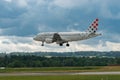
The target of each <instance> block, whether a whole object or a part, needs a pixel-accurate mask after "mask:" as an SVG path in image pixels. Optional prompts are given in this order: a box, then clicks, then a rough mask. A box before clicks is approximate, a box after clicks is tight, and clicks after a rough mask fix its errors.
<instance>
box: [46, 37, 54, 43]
mask: <svg viewBox="0 0 120 80" xmlns="http://www.w3.org/2000/svg"><path fill="white" fill-rule="evenodd" d="M45 42H46V43H53V40H52V39H50V38H46V39H45Z"/></svg>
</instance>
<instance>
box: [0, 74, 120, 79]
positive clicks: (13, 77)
mask: <svg viewBox="0 0 120 80" xmlns="http://www.w3.org/2000/svg"><path fill="white" fill-rule="evenodd" d="M0 80H120V75H70V76H69V75H64V76H7V77H3V76H0Z"/></svg>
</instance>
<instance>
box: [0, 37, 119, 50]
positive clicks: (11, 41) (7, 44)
mask: <svg viewBox="0 0 120 80" xmlns="http://www.w3.org/2000/svg"><path fill="white" fill-rule="evenodd" d="M17 51H18V52H34V51H44V52H74V51H120V43H115V42H110V41H106V42H102V41H99V43H98V44H96V45H94V46H93V45H89V44H83V43H79V42H72V43H70V47H66V46H65V45H64V46H63V47H61V46H59V45H57V44H55V43H53V44H45V46H44V47H42V46H41V43H40V42H36V41H33V39H32V37H16V36H4V37H2V36H1V37H0V52H17Z"/></svg>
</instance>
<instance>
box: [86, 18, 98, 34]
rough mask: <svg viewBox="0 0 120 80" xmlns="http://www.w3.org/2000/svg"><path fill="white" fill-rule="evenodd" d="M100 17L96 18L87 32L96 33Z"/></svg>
mask: <svg viewBox="0 0 120 80" xmlns="http://www.w3.org/2000/svg"><path fill="white" fill-rule="evenodd" d="M98 21H99V20H98V18H97V19H95V20H94V21H93V22H92V24H91V25H90V26H89V28H88V30H87V32H89V33H96V31H97V29H98Z"/></svg>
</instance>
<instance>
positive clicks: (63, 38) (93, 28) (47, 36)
mask: <svg viewBox="0 0 120 80" xmlns="http://www.w3.org/2000/svg"><path fill="white" fill-rule="evenodd" d="M98 21H99V20H98V19H95V20H94V21H93V22H92V23H91V25H90V26H89V27H88V29H87V30H86V31H84V32H45V33H39V34H37V35H36V36H35V37H34V38H33V39H34V40H36V41H41V42H42V45H41V46H44V42H46V43H49V44H50V43H54V42H56V43H57V44H59V45H60V46H63V44H64V43H66V46H70V45H69V42H72V41H80V40H86V39H89V38H93V37H96V36H99V35H101V33H97V30H98Z"/></svg>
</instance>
